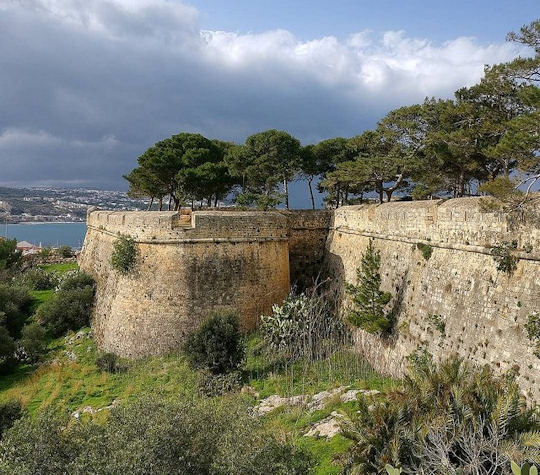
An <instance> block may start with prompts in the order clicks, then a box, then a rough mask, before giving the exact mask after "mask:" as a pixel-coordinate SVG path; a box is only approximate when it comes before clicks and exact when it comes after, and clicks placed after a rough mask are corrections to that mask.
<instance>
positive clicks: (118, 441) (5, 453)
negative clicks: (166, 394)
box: [0, 395, 311, 475]
mask: <svg viewBox="0 0 540 475" xmlns="http://www.w3.org/2000/svg"><path fill="white" fill-rule="evenodd" d="M310 467H311V461H310V459H309V457H308V456H307V455H306V453H305V452H304V451H301V450H298V449H296V448H295V447H294V446H292V445H291V444H288V443H286V442H281V441H279V440H277V439H276V438H275V437H274V436H272V435H271V434H269V433H266V432H265V431H264V430H263V429H262V427H261V424H260V422H259V421H257V420H256V419H255V418H253V417H252V416H251V415H250V413H249V409H247V408H245V407H244V405H242V404H239V402H238V401H236V400H225V401H218V400H215V399H205V400H203V401H190V402H184V401H170V400H167V399H164V398H163V397H160V396H157V395H152V396H147V397H143V398H141V399H138V400H136V401H134V402H130V403H128V404H126V405H124V406H119V407H116V408H114V409H112V410H111V413H110V415H109V417H108V418H107V420H106V422H105V423H104V424H98V423H96V422H92V421H86V422H85V421H83V422H81V423H78V424H69V415H68V414H65V415H58V414H54V413H52V412H50V411H48V412H44V413H41V414H39V415H38V416H37V417H34V418H30V417H24V418H23V419H20V420H18V421H17V422H15V424H14V425H13V427H12V428H11V429H10V430H8V431H7V433H6V434H5V436H4V439H3V441H2V444H0V473H17V474H19V473H21V474H33V473H43V474H49V473H50V474H52V473H80V474H82V473H95V474H117V473H126V474H127V473H130V474H131V473H134V474H147V473H161V474H174V473H182V474H193V475H195V474H197V475H198V474H211V475H213V474H215V475H225V474H232V475H240V474H246V473H249V474H254V475H259V474H260V475H263V474H264V475H266V474H269V473H271V474H282V475H286V474H287V475H289V474H290V475H295V474H298V475H300V474H307V473H308V471H309V469H310Z"/></svg>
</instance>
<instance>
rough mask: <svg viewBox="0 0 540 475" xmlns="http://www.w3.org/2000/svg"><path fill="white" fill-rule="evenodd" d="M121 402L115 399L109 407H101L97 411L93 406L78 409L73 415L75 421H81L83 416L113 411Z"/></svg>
mask: <svg viewBox="0 0 540 475" xmlns="http://www.w3.org/2000/svg"><path fill="white" fill-rule="evenodd" d="M119 402H120V401H119V400H118V399H115V400H114V401H113V402H112V403H111V404H109V405H108V406H103V407H99V408H97V409H94V408H93V407H91V406H85V407H83V408H82V409H77V410H76V411H74V412H72V413H71V415H72V416H73V417H74V418H75V419H77V420H79V419H80V418H81V415H82V414H96V413H98V412H101V411H106V410H109V409H112V408H113V407H115V406H117V405H118V404H119Z"/></svg>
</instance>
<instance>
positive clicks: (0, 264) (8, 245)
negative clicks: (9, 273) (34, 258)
mask: <svg viewBox="0 0 540 475" xmlns="http://www.w3.org/2000/svg"><path fill="white" fill-rule="evenodd" d="M20 258H21V252H20V251H18V250H17V240H16V239H6V238H3V237H1V236H0V270H3V269H8V268H10V267H12V266H13V265H14V264H16V263H17V262H18V261H19V259H20Z"/></svg>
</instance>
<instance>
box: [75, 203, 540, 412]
mask: <svg viewBox="0 0 540 475" xmlns="http://www.w3.org/2000/svg"><path fill="white" fill-rule="evenodd" d="M120 234H123V235H129V236H131V237H132V238H133V239H134V240H135V242H136V246H137V264H136V267H135V269H134V271H133V272H132V273H130V274H128V275H122V274H120V273H118V272H117V271H115V270H114V269H112V267H111V264H110V257H111V253H112V249H113V245H114V242H115V241H116V239H117V237H118V236H119V235H120ZM370 239H373V240H374V245H375V247H376V249H378V250H380V253H381V277H382V287H383V289H385V290H387V291H389V292H391V293H392V295H393V299H392V302H391V304H390V310H391V311H392V312H393V314H394V315H395V317H396V319H397V320H396V326H395V330H394V332H393V333H392V335H391V337H390V338H381V337H378V336H375V335H372V334H368V333H366V332H363V331H361V330H355V332H354V333H355V347H356V349H357V350H358V352H359V353H362V354H363V355H365V357H366V358H367V359H368V360H369V361H370V363H371V364H372V365H373V366H374V367H375V368H376V369H377V370H379V371H381V372H383V373H386V374H390V375H395V376H399V375H400V374H401V373H402V371H403V369H404V366H405V363H406V357H407V356H408V355H409V354H411V353H412V352H413V351H414V350H415V349H417V348H418V347H423V348H425V349H427V350H428V351H429V352H430V353H432V354H433V355H434V357H435V358H436V359H441V358H444V357H446V356H448V355H450V354H452V353H457V354H458V355H461V356H463V357H466V358H468V359H471V360H472V361H473V362H475V363H476V364H479V365H484V364H487V365H490V366H491V367H493V368H494V369H495V370H497V371H506V370H510V369H512V370H514V371H515V372H516V378H517V380H518V382H519V384H520V386H521V387H522V388H524V389H525V390H526V391H527V394H528V396H529V398H531V399H533V400H536V401H540V359H539V358H538V357H536V356H535V355H534V353H533V345H532V343H531V342H530V341H529V339H528V337H527V334H526V331H525V324H526V322H527V319H528V317H529V315H532V314H533V313H535V312H538V311H539V310H540V220H539V218H538V210H536V214H535V213H529V214H527V215H520V214H519V213H512V214H511V215H508V214H504V213H501V212H485V211H483V210H482V209H481V206H480V200H478V199H473V198H464V199H454V200H449V201H414V202H393V203H387V204H382V205H362V206H347V207H342V208H339V209H338V210H336V211H271V212H257V211H195V212H193V213H191V212H187V211H186V212H182V213H176V212H110V211H93V212H90V213H89V215H88V233H87V236H86V240H85V245H84V248H83V252H82V255H81V257H80V265H81V268H82V269H84V270H86V271H88V272H90V273H91V274H92V275H93V276H94V277H95V278H96V280H97V296H96V304H95V309H94V316H93V327H94V330H95V335H96V338H97V342H98V344H99V345H100V347H101V348H102V349H104V350H105V351H111V352H114V353H117V354H119V355H122V356H131V357H140V356H144V355H148V354H160V353H164V352H167V351H171V350H175V349H177V348H178V347H179V346H180V345H181V343H182V341H183V339H184V336H185V335H186V333H187V332H189V331H190V330H192V329H193V328H195V327H197V326H198V325H199V324H200V322H201V321H202V319H203V318H204V317H206V316H207V315H208V313H209V312H210V311H212V310H216V309H222V308H231V309H235V310H236V311H237V312H238V313H239V315H240V318H241V324H242V326H243V328H244V329H251V328H253V327H254V326H255V325H256V324H257V320H258V318H259V316H260V315H261V314H265V313H268V312H270V310H271V306H272V304H274V303H277V302H280V301H281V300H282V299H283V298H284V297H285V296H286V295H287V293H288V292H289V288H290V284H294V285H296V286H297V287H298V288H300V289H302V288H303V287H305V286H308V285H309V284H311V283H312V282H313V279H314V278H316V277H317V276H318V275H319V274H320V275H321V276H322V277H324V278H328V277H330V279H331V282H332V284H333V285H335V286H336V288H338V289H340V290H341V291H342V290H343V288H344V283H345V282H351V283H353V282H355V281H356V268H357V267H358V266H359V265H360V261H361V257H362V254H363V252H364V251H365V248H366V247H367V244H368V242H369V240H370ZM513 240H515V241H517V249H516V251H515V252H514V255H515V256H516V257H518V258H519V261H518V263H517V268H516V270H515V271H514V272H513V273H512V274H511V275H510V274H507V273H505V272H502V271H500V270H497V266H496V263H495V261H494V259H493V256H492V255H491V250H492V247H493V246H496V245H499V244H501V243H503V242H505V241H507V242H508V241H513ZM419 244H423V245H424V246H427V247H429V248H430V249H431V251H432V252H431V255H430V256H429V258H428V259H426V258H424V257H423V255H422V252H421V250H420V249H419V248H418V245H419ZM343 297H344V298H343V306H344V309H346V307H347V305H348V301H347V298H346V296H345V295H343ZM432 315H436V316H437V319H438V320H439V322H442V323H443V324H444V331H443V332H442V331H440V328H439V329H438V328H437V326H436V325H434V323H433V318H432V317H430V316H432Z"/></svg>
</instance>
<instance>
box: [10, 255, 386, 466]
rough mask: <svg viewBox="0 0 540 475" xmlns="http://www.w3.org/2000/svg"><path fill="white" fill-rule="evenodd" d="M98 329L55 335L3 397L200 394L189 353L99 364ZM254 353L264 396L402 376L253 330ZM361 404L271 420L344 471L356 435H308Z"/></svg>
mask: <svg viewBox="0 0 540 475" xmlns="http://www.w3.org/2000/svg"><path fill="white" fill-rule="evenodd" d="M43 268H44V269H45V270H47V271H50V272H57V273H64V272H67V271H69V270H73V269H76V268H77V267H76V264H75V263H65V264H64V263H63V264H51V265H47V266H43ZM52 294H53V291H52V290H44V291H33V292H32V296H33V297H34V299H35V304H34V310H35V309H36V308H37V307H38V306H39V305H41V304H42V303H43V302H46V301H47V300H48V299H49V298H50V297H51V295H52ZM90 333H91V330H90V329H89V328H84V329H82V330H81V331H80V332H76V333H74V332H70V333H69V334H68V335H66V336H64V337H61V338H57V339H54V340H52V341H50V342H49V345H48V350H49V351H48V356H47V361H45V362H44V364H41V365H39V366H36V367H32V366H29V365H20V366H19V367H17V368H16V369H15V370H14V371H13V372H12V373H10V374H8V375H4V376H2V377H1V378H0V402H5V401H8V400H13V399H15V400H19V401H21V403H22V405H23V406H24V407H25V408H26V409H27V410H28V411H29V412H30V413H31V414H36V413H37V412H39V411H42V410H44V409H45V408H47V407H53V406H54V407H61V408H64V409H67V410H69V411H70V412H73V411H75V410H77V409H82V408H84V407H87V406H90V407H92V408H93V409H100V408H107V406H109V405H111V404H112V403H113V402H115V401H117V400H118V401H121V402H126V401H129V400H132V399H134V398H136V397H138V396H139V395H141V394H144V393H149V392H159V393H160V394H168V395H171V396H173V397H175V398H178V397H188V398H192V397H200V395H199V392H198V380H199V378H200V376H199V375H198V373H197V372H195V371H193V370H192V369H191V368H190V367H189V365H188V363H187V360H186V359H185V358H184V356H183V355H181V354H170V355H166V356H160V357H149V358H145V359H141V360H137V361H132V362H129V363H128V365H127V366H128V369H127V371H125V372H124V373H120V374H109V373H106V372H102V371H101V370H100V369H99V368H98V367H97V366H96V357H97V356H98V354H99V351H98V349H97V348H96V346H95V343H94V341H93V339H92V338H91V336H90ZM246 344H247V350H246V359H245V362H244V365H243V368H242V369H243V371H242V375H243V380H244V384H246V385H249V386H251V387H253V388H254V389H255V391H257V392H258V393H259V398H261V399H262V398H265V397H267V396H270V395H272V394H280V395H282V396H287V395H296V394H307V395H312V394H315V393H317V392H319V391H323V390H328V389H331V388H333V387H338V386H345V387H347V388H357V389H364V388H365V389H378V390H381V391H384V390H388V389H392V388H394V387H395V385H396V381H394V380H391V379H389V378H384V377H382V376H380V375H378V374H377V373H376V372H375V371H373V369H372V368H371V367H370V366H369V365H368V364H367V362H366V361H365V360H363V359H362V358H360V357H359V356H358V355H355V354H353V353H352V352H351V351H348V350H341V351H339V352H337V353H336V354H334V355H333V356H332V357H330V358H327V359H325V360H320V361H315V362H309V361H297V362H295V363H293V364H285V363H284V362H280V361H279V360H276V359H271V360H269V358H268V355H267V354H265V353H264V352H263V351H261V346H262V345H261V339H260V337H259V336H258V335H257V334H253V335H250V336H248V337H247V339H246ZM246 401H251V402H246V403H247V404H250V403H251V404H255V399H254V398H246ZM357 410H358V407H357V403H356V402H348V403H342V402H341V401H340V400H339V397H336V398H334V399H333V400H331V401H329V402H328V404H327V405H326V406H325V407H324V408H323V409H322V410H317V411H314V412H308V411H307V410H305V408H302V407H282V408H278V409H276V410H274V411H272V412H271V413H269V414H268V415H266V416H264V418H263V423H264V424H265V426H266V427H267V428H268V429H269V430H270V431H272V432H274V433H276V435H279V436H285V437H287V438H289V439H292V440H294V442H295V444H297V445H298V446H301V447H305V448H306V449H308V450H309V452H311V454H312V455H313V457H314V459H315V460H316V464H317V465H316V469H315V473H317V474H321V475H322V474H337V473H340V472H341V470H342V467H341V466H340V464H339V461H337V458H339V456H340V455H341V454H344V453H345V452H346V451H347V449H348V448H349V446H350V445H351V444H352V442H351V441H350V440H348V439H346V438H345V437H343V436H341V435H337V436H335V437H333V438H332V439H330V440H327V439H326V438H315V437H306V436H304V434H305V433H306V432H307V430H308V428H309V427H310V426H311V425H312V424H313V423H315V422H317V421H319V420H321V419H323V418H325V417H327V416H328V415H330V413H331V412H332V411H338V412H340V413H343V414H347V415H349V416H352V415H354V414H355V412H356V411H357ZM107 413H108V410H107V409H105V410H104V411H101V412H99V413H97V414H95V415H94V416H91V415H85V416H84V417H95V418H96V420H98V421H103V420H104V419H105V418H106V417H107Z"/></svg>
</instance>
